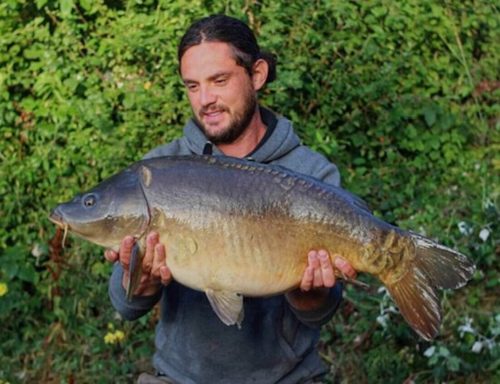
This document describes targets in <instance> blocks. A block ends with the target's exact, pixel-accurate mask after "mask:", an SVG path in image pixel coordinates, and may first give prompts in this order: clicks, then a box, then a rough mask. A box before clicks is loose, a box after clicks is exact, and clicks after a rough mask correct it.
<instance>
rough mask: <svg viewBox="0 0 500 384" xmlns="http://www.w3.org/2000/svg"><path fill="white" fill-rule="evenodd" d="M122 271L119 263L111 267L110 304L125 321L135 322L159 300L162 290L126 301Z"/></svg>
mask: <svg viewBox="0 0 500 384" xmlns="http://www.w3.org/2000/svg"><path fill="white" fill-rule="evenodd" d="M122 278H123V269H122V267H121V265H120V263H115V264H114V265H113V272H112V274H111V278H110V280H109V286H108V293H109V298H110V299H111V304H112V305H113V307H114V308H115V309H116V311H117V312H118V313H119V314H120V315H121V316H122V317H123V318H124V319H125V320H135V319H138V318H139V317H141V316H143V315H145V314H146V313H148V312H149V311H150V310H151V309H152V308H153V307H154V306H155V304H156V303H157V302H158V301H159V300H160V298H161V294H162V289H160V291H159V292H158V293H157V294H156V295H153V296H134V297H133V298H132V300H130V301H128V300H127V297H126V292H125V289H124V288H123V285H122Z"/></svg>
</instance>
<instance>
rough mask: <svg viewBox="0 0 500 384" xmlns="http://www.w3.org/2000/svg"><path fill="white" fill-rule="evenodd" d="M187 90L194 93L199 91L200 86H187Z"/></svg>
mask: <svg viewBox="0 0 500 384" xmlns="http://www.w3.org/2000/svg"><path fill="white" fill-rule="evenodd" d="M186 88H187V89H188V90H189V91H191V92H194V91H196V90H197V89H198V86H197V85H196V84H187V85H186Z"/></svg>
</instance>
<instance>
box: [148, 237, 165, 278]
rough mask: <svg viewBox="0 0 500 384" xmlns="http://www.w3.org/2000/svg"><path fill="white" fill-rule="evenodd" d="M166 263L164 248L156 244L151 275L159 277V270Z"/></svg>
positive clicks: (160, 244)
mask: <svg viewBox="0 0 500 384" xmlns="http://www.w3.org/2000/svg"><path fill="white" fill-rule="evenodd" d="M165 263H166V256H165V246H164V245H163V244H162V243H157V244H156V245H155V248H154V258H153V268H152V269H151V274H152V275H153V276H157V277H158V276H160V268H161V267H162V266H164V265H166V264H165Z"/></svg>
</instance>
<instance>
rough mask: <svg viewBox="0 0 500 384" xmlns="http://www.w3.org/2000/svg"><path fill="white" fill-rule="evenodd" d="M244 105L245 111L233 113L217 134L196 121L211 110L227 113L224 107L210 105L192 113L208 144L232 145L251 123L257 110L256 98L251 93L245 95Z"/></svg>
mask: <svg viewBox="0 0 500 384" xmlns="http://www.w3.org/2000/svg"><path fill="white" fill-rule="evenodd" d="M244 105H245V109H244V110H243V112H242V113H241V114H239V113H235V114H234V115H232V116H231V119H230V121H229V125H228V126H227V127H226V128H225V129H223V130H222V131H220V132H217V133H210V132H209V131H208V129H207V128H206V126H205V125H204V124H203V122H202V121H200V120H199V119H198V116H199V115H202V114H203V113H205V112H207V111H209V110H212V109H216V110H217V109H218V110H222V111H225V112H227V111H228V109H227V108H226V107H225V106H222V105H215V106H214V105H211V106H209V107H204V108H202V109H200V111H199V113H198V114H196V113H194V120H195V122H196V124H197V125H198V126H199V127H200V128H201V130H202V131H203V133H204V134H205V136H206V137H207V139H208V140H210V142H212V143H213V144H215V145H218V144H231V143H234V142H235V141H236V140H237V139H238V137H240V136H241V134H242V133H243V132H245V130H246V129H247V128H248V126H249V124H250V122H251V121H252V118H253V116H254V113H255V111H256V108H257V98H256V96H255V94H254V93H253V92H248V93H247V95H246V97H245V103H244Z"/></svg>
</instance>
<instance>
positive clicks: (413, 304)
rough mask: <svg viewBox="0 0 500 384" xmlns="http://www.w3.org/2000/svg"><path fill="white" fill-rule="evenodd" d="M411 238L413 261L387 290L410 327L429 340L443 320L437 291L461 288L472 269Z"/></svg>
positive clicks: (451, 252) (428, 243) (454, 255)
mask: <svg viewBox="0 0 500 384" xmlns="http://www.w3.org/2000/svg"><path fill="white" fill-rule="evenodd" d="M411 237H412V240H413V241H412V243H413V244H414V246H415V248H414V257H413V258H411V260H410V261H409V262H408V266H407V268H406V272H405V273H404V274H403V276H402V277H401V278H399V279H397V280H396V281H395V282H392V283H391V282H389V283H388V284H386V287H387V289H388V291H389V293H390V295H391V297H392V298H393V300H394V301H395V302H396V304H397V306H398V307H399V310H400V312H401V314H402V315H403V317H404V318H405V320H406V321H407V322H408V323H409V324H410V326H411V327H412V328H413V329H414V330H415V331H416V332H417V333H418V334H419V335H420V336H421V337H423V338H424V339H426V340H431V339H433V338H434V337H435V336H436V335H437V333H438V331H439V326H440V324H441V317H442V316H441V304H440V299H439V296H438V289H440V288H441V289H442V288H444V289H457V288H460V287H462V286H463V285H465V284H466V283H467V281H468V280H469V279H470V278H471V277H472V275H473V273H474V270H475V266H474V264H472V263H471V262H470V261H469V260H468V259H467V257H466V256H464V255H462V254H461V253H459V252H456V251H454V250H452V249H450V248H447V247H445V246H442V245H440V244H437V243H436V242H434V241H432V240H430V239H427V238H425V237H423V236H420V235H417V234H413V233H412V234H411ZM385 280H386V281H387V280H390V276H389V279H385Z"/></svg>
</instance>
